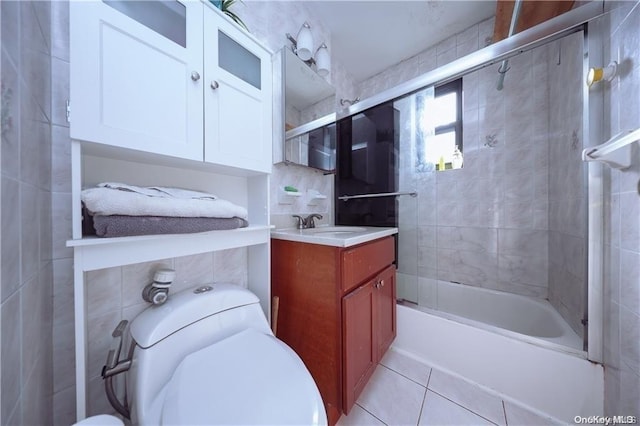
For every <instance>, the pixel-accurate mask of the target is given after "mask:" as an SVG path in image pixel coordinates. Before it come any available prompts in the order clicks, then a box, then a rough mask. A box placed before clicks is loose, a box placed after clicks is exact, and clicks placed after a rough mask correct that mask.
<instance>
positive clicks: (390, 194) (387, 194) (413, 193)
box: [338, 191, 418, 201]
mask: <svg viewBox="0 0 640 426" xmlns="http://www.w3.org/2000/svg"><path fill="white" fill-rule="evenodd" d="M397 195H411V196H412V197H417V196H418V193H417V192H416V191H401V192H379V193H377V194H361V195H343V196H342V197H338V200H342V201H349V200H353V199H356V198H378V197H395V196H397Z"/></svg>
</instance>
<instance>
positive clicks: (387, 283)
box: [374, 265, 396, 360]
mask: <svg viewBox="0 0 640 426" xmlns="http://www.w3.org/2000/svg"><path fill="white" fill-rule="evenodd" d="M374 284H375V287H376V288H375V292H376V298H377V329H378V347H377V351H378V354H377V356H378V360H380V359H382V357H383V356H384V354H385V352H387V349H389V346H391V343H392V342H393V339H395V338H396V267H395V266H394V265H391V266H389V267H388V268H387V269H385V270H384V271H382V272H381V273H380V275H378V277H377V278H376V280H375V283H374Z"/></svg>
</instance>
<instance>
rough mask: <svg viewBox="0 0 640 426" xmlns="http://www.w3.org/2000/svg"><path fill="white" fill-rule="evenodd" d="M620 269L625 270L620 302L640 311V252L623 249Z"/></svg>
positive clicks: (621, 284) (620, 277) (634, 310)
mask: <svg viewBox="0 0 640 426" xmlns="http://www.w3.org/2000/svg"><path fill="white" fill-rule="evenodd" d="M620 269H621V270H623V271H624V274H620V275H619V280H620V288H619V292H620V295H619V300H620V304H621V305H622V306H624V307H625V308H627V309H628V310H629V311H631V312H636V313H640V253H638V252H632V251H627V250H621V251H620ZM614 277H615V276H614ZM614 297H615V294H614V295H613V297H612V298H614ZM614 300H616V299H615V298H614ZM639 371H640V370H639Z"/></svg>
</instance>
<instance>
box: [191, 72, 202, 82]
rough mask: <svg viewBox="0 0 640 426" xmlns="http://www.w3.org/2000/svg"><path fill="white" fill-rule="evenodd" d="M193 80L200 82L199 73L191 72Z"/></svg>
mask: <svg viewBox="0 0 640 426" xmlns="http://www.w3.org/2000/svg"><path fill="white" fill-rule="evenodd" d="M191 80H193V81H198V80H200V74H198V71H191Z"/></svg>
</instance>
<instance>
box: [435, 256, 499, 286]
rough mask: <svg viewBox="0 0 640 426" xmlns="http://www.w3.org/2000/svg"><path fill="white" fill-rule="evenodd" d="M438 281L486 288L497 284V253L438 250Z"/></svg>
mask: <svg viewBox="0 0 640 426" xmlns="http://www.w3.org/2000/svg"><path fill="white" fill-rule="evenodd" d="M437 262H438V279H441V280H444V281H456V282H459V283H464V284H469V285H475V286H480V287H486V286H488V285H492V284H493V283H496V282H497V278H498V274H497V266H498V260H497V255H496V254H495V253H488V252H474V251H465V250H448V249H440V248H439V249H437Z"/></svg>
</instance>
